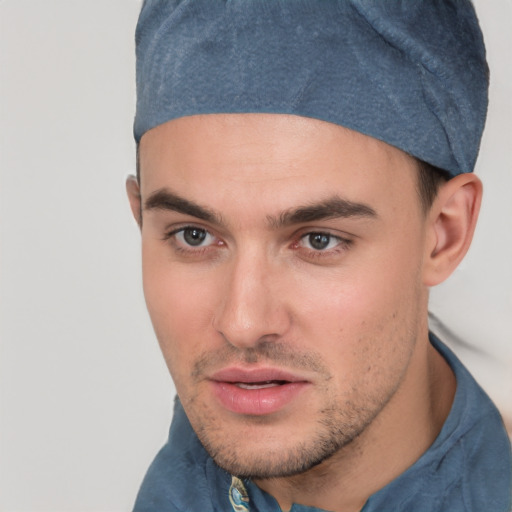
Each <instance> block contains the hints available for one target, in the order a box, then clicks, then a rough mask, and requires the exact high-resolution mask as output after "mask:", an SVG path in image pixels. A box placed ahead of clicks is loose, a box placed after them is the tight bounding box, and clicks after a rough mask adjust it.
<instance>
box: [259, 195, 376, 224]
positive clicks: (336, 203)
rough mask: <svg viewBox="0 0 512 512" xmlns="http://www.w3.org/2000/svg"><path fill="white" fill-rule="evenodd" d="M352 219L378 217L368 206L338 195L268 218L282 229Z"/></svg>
mask: <svg viewBox="0 0 512 512" xmlns="http://www.w3.org/2000/svg"><path fill="white" fill-rule="evenodd" d="M351 217H356V218H357V217H362V218H378V215H377V212H376V211H375V210H374V209H373V208H372V207H371V206H368V205H367V204H363V203H356V202H353V201H348V200H347V199H342V198H341V197H339V196H337V195H336V196H333V197H330V198H328V199H326V200H324V201H321V202H319V203H314V204H311V205H306V206H301V207H298V208H293V209H290V210H287V211H285V212H283V213H281V215H279V217H278V218H275V217H267V219H268V222H269V223H270V224H271V225H272V227H274V228H280V227H283V226H291V225H293V224H301V223H304V222H314V221H318V220H327V219H338V218H351Z"/></svg>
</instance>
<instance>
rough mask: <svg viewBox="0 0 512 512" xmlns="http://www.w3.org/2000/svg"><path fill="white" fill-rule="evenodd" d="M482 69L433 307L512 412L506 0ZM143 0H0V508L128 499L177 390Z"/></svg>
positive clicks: (492, 12)
mask: <svg viewBox="0 0 512 512" xmlns="http://www.w3.org/2000/svg"><path fill="white" fill-rule="evenodd" d="M476 6H477V11H478V13H479V16H480V19H481V23H482V26H483V30H484V35H485V38H486V43H487V48H488V54H489V63H490V66H491V71H492V86H491V106H490V111H489V121H488V126H487V130H486V133H485V136H484V140H483V144H482V151H481V155H480V158H479V161H478V167H477V172H478V174H479V175H480V176H481V178H482V179H483V181H484V185H485V200H484V207H483V210H482V214H481V222H480V226H479V228H478V230H477V234H476V240H475V243H474V246H473V248H472V250H471V252H470V254H469V255H468V257H467V259H466V261H465V262H464V263H463V265H462V267H461V268H460V269H459V270H458V271H457V272H456V274H455V275H454V276H453V277H452V278H451V280H450V281H449V282H448V283H447V284H446V285H443V286H441V287H439V288H438V289H437V290H435V292H434V293H433V295H432V300H431V309H432V311H433V312H434V313H435V314H436V315H437V316H439V317H440V318H441V319H442V320H443V321H444V322H445V323H446V324H447V325H448V326H449V327H450V328H451V329H453V330H454V331H455V332H457V333H458V334H460V335H461V336H462V338H463V339H464V340H465V341H466V342H467V343H468V344H470V345H472V346H473V347H475V348H476V350H473V349H471V348H465V347H460V348H457V350H458V353H459V354H460V356H461V357H462V358H463V359H464V360H465V361H466V362H467V364H468V366H469V367H470V368H471V369H472V371H473V372H474V373H475V375H476V376H477V377H478V378H479V380H480V381H481V382H482V383H483V385H484V386H485V387H486V389H487V390H488V392H489V393H490V394H491V395H492V396H493V397H494V399H495V401H496V402H497V403H498V404H499V405H500V406H501V408H502V409H503V411H504V412H505V413H506V414H507V415H509V416H511V417H512V405H511V404H512V265H511V262H512V229H511V228H512V200H511V191H512V151H511V146H512V129H511V127H510V120H511V119H512V100H511V97H512V94H511V93H512V87H511V83H512V66H511V65H510V57H511V56H510V52H511V50H512V32H511V30H510V27H511V26H512V1H511V0H478V2H476ZM139 8H140V2H139V1H137V0H89V1H85V0H82V1H80V0H46V1H45V2H41V1H37V0H3V1H1V0H0V141H1V142H0V144H1V145H0V152H1V153H0V172H1V184H0V222H1V224H0V229H1V232H0V234H1V253H0V257H1V274H0V277H1V284H0V294H1V296H0V297H1V318H0V321H1V324H0V328H1V331H0V333H1V345H0V365H1V367H0V371H1V377H0V378H1V381H0V383H1V388H0V391H1V409H0V414H1V416H0V436H1V437H0V450H1V451H0V510H1V511H3V512H28V511H34V512H43V511H51V512H78V511H87V512H93V511H94V512H100V511H109V512H118V511H125V510H130V509H131V507H132V505H133V500H134V498H135V494H136V492H137V489H138V486H139V484H140V481H141V479H142V477H143V474H144V472H145V471H146V469H147V466H148V465H149V463H150V461H151V460H152V458H153V456H154V455H155V453H156V451H157V450H158V448H159V447H160V446H161V445H162V443H163V442H164V441H165V438H166V436H167V430H168V426H169V420H170V417H171V404H172V398H173V394H174V388H173V386H172V382H171V380H170V378H169V377H168V375H167V370H166V368H165V365H164V363H163V360H162V358H161V355H160V352H159V349H158V346H157V343H156V340H155V338H154V335H153V332H152V328H151V325H150V322H149V319H148V316H147V313H146V311H145V306H144V299H143V296H142V291H141V283H140V281H141V279H140V270H139V267H140V256H139V238H138V232H137V228H136V226H135V224H134V222H133V220H132V219H131V217H130V213H129V208H128V203H127V200H126V198H125V192H124V180H125V177H126V175H127V174H129V173H133V172H134V144H133V141H132V136H131V125H132V120H133V114H134V102H135V90H134V43H133V32H134V27H135V23H136V18H137V15H138V11H139Z"/></svg>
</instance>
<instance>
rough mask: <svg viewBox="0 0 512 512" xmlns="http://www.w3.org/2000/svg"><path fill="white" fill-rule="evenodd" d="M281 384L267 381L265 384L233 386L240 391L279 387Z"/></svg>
mask: <svg viewBox="0 0 512 512" xmlns="http://www.w3.org/2000/svg"><path fill="white" fill-rule="evenodd" d="M281 384H282V383H281V382H278V381H275V380H269V381H266V382H237V383H236V384H235V385H236V386H237V387H239V388H242V389H265V388H272V387H275V386H280V385H281Z"/></svg>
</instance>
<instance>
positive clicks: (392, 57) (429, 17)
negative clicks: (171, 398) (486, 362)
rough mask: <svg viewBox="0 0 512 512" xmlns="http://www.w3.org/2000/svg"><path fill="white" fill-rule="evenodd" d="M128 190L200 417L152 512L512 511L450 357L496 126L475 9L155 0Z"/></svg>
mask: <svg viewBox="0 0 512 512" xmlns="http://www.w3.org/2000/svg"><path fill="white" fill-rule="evenodd" d="M136 39H137V59H138V61H137V93H138V97H137V113H136V119H135V137H136V140H137V143H138V144H139V146H138V158H139V175H138V178H130V179H129V180H128V182H127V189H128V195H129V198H130V203H131V207H132V211H133V214H134V216H135V218H136V219H137V221H138V222H139V225H140V227H141V233H142V250H143V276H144V291H145V296H146V301H147V305H148V309H149V312H150V316H151V319H152V322H153V325H154V328H155V332H156V335H157V338H158V340H159V343H160V345H161V348H162V351H163V354H164V357H165V359H166V362H167V365H168V367H169V370H170V372H171V375H172V377H173V379H174V382H175V384H176V389H177V392H178V396H179V400H177V402H176V405H175V412H174V418H173V424H172V426H171V432H170V436H169V442H168V443H167V444H166V446H165V447H164V448H163V449H162V450H161V452H160V453H159V454H158V456H157V457H156V459H155V461H154V463H153V464H152V466H151V468H150V469H149V471H148V474H147V476H146V478H145V481H144V482H143V485H142V488H141V490H140V493H139V496H138V498H137V502H136V504H135V510H136V511H167V510H169V511H170V510H173V511H174V510H179V511H192V512H193V511H199V510H201V511H208V510H212V511H213V510H222V511H224V510H235V511H246V510H247V511H248V510H251V511H255V510H260V511H273V510H276V511H277V510H292V511H295V512H297V511H305V510H330V511H340V512H341V511H343V512H352V511H360V510H363V511H365V512H369V511H408V512H410V511H422V512H424V511H425V512H426V511H450V512H453V511H469V510H472V511H477V510H478V511H480V510H482V511H483V510H485V511H489V512H491V511H496V512H497V511H503V512H504V511H506V510H508V509H509V507H510V487H511V472H510V469H511V460H510V444H509V442H508V438H507V436H506V433H505V431H504V428H503V424H502V421H501V418H500V416H499V414H498V412H497V411H496V409H495V407H494V406H493V404H492V403H491V402H490V400H489V399H488V397H487V396H486V395H485V394H484V393H483V391H482V390H481V389H480V388H479V386H478V385H477V384H476V382H475V381H474V380H473V379H472V377H471V376H470V375H469V373H468V372H467V371H466V370H465V368H464V367H463V366H462V365H461V363H460V362H459V361H458V360H457V358H456V357H455V356H454V354H452V353H451V352H450V351H449V350H448V349H447V348H446V347H445V346H444V345H443V344H442V343H441V341H439V340H438V339H436V338H435V337H434V336H433V335H429V332H428V323H427V311H428V290H429V288H430V287H431V286H434V285H436V284H439V283H441V282H442V281H444V280H445V279H446V278H447V277H448V276H449V275H450V274H451V273H452V272H453V271H454V269H455V268H456V267H457V265H458V263H459V262H460V261H461V260H462V258H463V257H464V255H465V253H466V251H467V249H468V247H469V245H470V242H471V238H472V235H473V231H474V227H475V223H476V219H477V215H478V209H479V204H480V199H481V194H482V186H481V183H480V181H479V179H478V178H477V177H476V176H475V175H474V174H472V173H471V171H472V170H473V167H474V163H475V160H476V156H477V153H478V146H479V141H480V137H481V133H482V130H483V124H484V120H485V112H486V106H487V66H486V62H485V51H484V46H483V41H482V37H481V33H480V30H479V28H478V22H477V20H476V17H475V14H474V11H473V8H472V6H471V4H470V3H469V2H465V1H460V0H457V1H454V2H448V1H446V0H444V1H442V2H441V1H437V2H436V1H428V2H410V3H407V2H397V1H390V2H371V1H348V0H343V1H325V0H316V1H314V0H312V1H298V0H297V1H294V2H292V1H289V2H284V1H272V2H270V1H268V2H266V1H256V0H254V1H249V0H238V1H232V2H220V1H213V0H196V1H194V0H192V1H183V2H179V1H176V2H167V1H146V2H145V4H144V6H143V9H142V12H141V16H140V19H139V24H138V29H137V36H136Z"/></svg>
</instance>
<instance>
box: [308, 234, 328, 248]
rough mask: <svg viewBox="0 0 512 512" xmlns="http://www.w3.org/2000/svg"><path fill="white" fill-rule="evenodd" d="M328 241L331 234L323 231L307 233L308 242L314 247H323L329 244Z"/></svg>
mask: <svg viewBox="0 0 512 512" xmlns="http://www.w3.org/2000/svg"><path fill="white" fill-rule="evenodd" d="M330 241H331V236H330V235H326V234H324V233H312V234H311V235H309V243H310V244H311V247H313V248H314V249H318V250H322V249H325V248H326V247H327V246H328V245H329V242H330Z"/></svg>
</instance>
